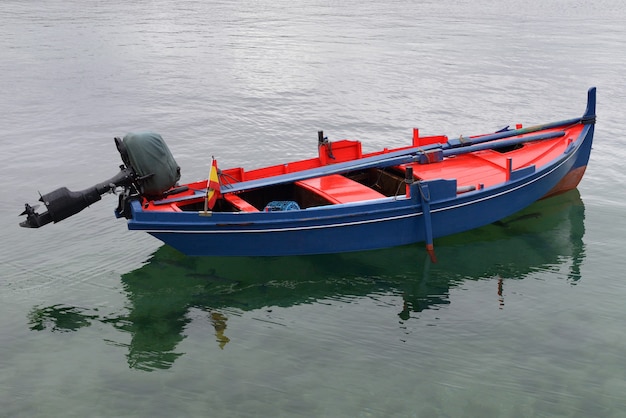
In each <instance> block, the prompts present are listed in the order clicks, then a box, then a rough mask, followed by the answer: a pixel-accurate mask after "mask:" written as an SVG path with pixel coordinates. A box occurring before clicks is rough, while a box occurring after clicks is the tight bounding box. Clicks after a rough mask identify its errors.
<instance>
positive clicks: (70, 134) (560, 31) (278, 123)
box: [0, 0, 626, 417]
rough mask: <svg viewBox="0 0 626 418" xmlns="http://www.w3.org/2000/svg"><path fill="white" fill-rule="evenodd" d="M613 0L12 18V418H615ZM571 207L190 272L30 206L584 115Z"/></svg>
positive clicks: (8, 331)
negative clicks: (165, 169)
mask: <svg viewBox="0 0 626 418" xmlns="http://www.w3.org/2000/svg"><path fill="white" fill-rule="evenodd" d="M625 21H626V6H625V5H624V3H623V1H622V0H598V1H594V2H590V1H582V0H572V1H564V0H560V1H559V0H555V1H548V2H546V1H539V0H530V1H527V2H518V1H513V0H503V1H498V2H493V1H488V0H474V1H465V0H440V1H426V0H424V1H408V0H407V1H403V0H397V1H387V2H384V3H383V2H357V1H352V0H347V1H316V0H303V1H294V0H289V1H283V0H278V1H272V2H269V1H250V2H227V1H222V2H218V1H212V2H205V1H185V2H178V1H172V0H155V1H133V2H120V1H110V2H95V1H92V2H85V1H76V0H74V1H63V2H61V1H52V0H50V1H30V2H23V1H16V0H4V1H3V2H2V3H0V55H1V57H2V58H1V59H0V115H2V116H1V118H0V120H1V121H2V122H1V124H0V127H1V129H0V146H1V148H0V149H1V151H0V153H1V154H0V155H1V156H2V157H3V158H2V162H3V163H2V165H0V172H1V176H2V177H1V178H2V180H3V181H2V191H3V199H2V200H0V213H1V214H2V216H0V228H1V229H2V231H3V239H2V240H1V241H0V262H1V264H0V278H1V282H0V350H1V352H0V353H1V355H0V405H1V406H0V416H3V417H4V416H7V417H39V416H41V417H44V416H45V417H49V416H59V417H61V416H63V417H68V416H73V417H74V416H75V417H84V416H93V417H96V416H102V417H109V416H110V417H125V416H129V417H130V416H167V417H170V416H217V417H249V416H259V417H293V416H307V417H308V416H311V417H312V416H328V417H340V416H341V417H343V416H345V417H365V416H368V417H369V416H372V417H390V416H394V417H411V416H417V417H459V416H467V417H530V416H543V417H552V416H558V417H563V416H564V417H591V416H593V417H623V416H624V414H625V412H624V411H625V410H626V357H624V353H625V352H626V333H625V332H624V318H625V317H626V304H625V303H624V299H626V282H625V280H626V279H625V278H624V271H626V262H625V261H624V256H623V248H624V245H625V244H626V218H625V217H624V211H625V209H626V204H625V202H624V187H625V183H626V182H625V181H624V178H623V176H622V170H623V161H624V157H625V156H626V153H625V152H624V148H623V147H624V141H623V140H622V138H621V137H622V136H623V135H622V130H621V129H618V127H620V125H621V123H622V122H623V121H624V118H625V114H624V109H625V108H626V89H625V88H624V74H625V70H626V54H625V52H624V51H626V26H625V25H624V22H625ZM590 86H597V87H598V124H597V127H596V137H595V146H594V150H593V152H592V157H591V161H590V164H589V167H588V170H587V174H586V177H585V179H584V180H583V182H582V183H581V185H580V186H579V188H578V190H577V191H574V192H571V193H568V194H566V195H563V196H559V197H557V198H553V199H548V200H546V201H542V202H539V203H538V204H536V205H534V206H532V207H531V208H529V209H528V210H526V211H524V212H523V213H521V214H519V215H517V216H514V217H512V218H510V219H507V220H505V221H504V222H502V223H498V224H496V225H490V226H488V227H485V228H482V229H479V230H476V231H472V232H469V233H466V234H462V235H458V236H454V237H450V238H447V239H442V240H438V241H437V242H436V243H435V248H436V251H437V255H438V258H439V263H437V264H430V263H429V262H428V261H427V260H426V255H425V252H424V250H423V248H422V246H421V245H416V246H409V247H402V248H395V249H389V250H384V251H374V252H367V253H357V254H343V255H328V256H317V257H289V258H236V259H223V258H213V257H207V258H187V257H184V256H182V255H180V254H179V253H177V252H175V251H174V250H172V249H171V248H168V247H163V246H161V245H160V243H159V242H158V241H156V240H154V239H153V238H151V237H149V236H147V235H144V234H141V233H135V232H130V231H127V230H126V226H125V223H124V222H123V221H122V220H115V219H114V218H113V213H112V212H113V207H114V206H115V204H116V199H115V197H114V196H105V197H104V198H103V201H102V202H99V203H98V204H96V205H93V206H92V207H91V208H89V209H87V210H85V211H84V212H82V213H81V214H79V215H77V216H75V217H73V218H71V219H68V220H66V221H63V222H61V223H59V224H56V225H49V226H46V227H45V228H42V229H40V230H25V229H22V228H19V227H18V222H19V220H20V218H18V216H17V215H18V214H19V213H20V212H21V210H22V209H23V205H24V203H25V202H30V203H34V202H35V201H36V199H37V198H38V194H37V192H38V191H41V192H42V193H46V192H49V191H52V190H53V189H55V188H57V187H59V186H67V187H69V188H70V189H74V190H79V189H82V188H86V187H88V186H91V185H93V184H95V183H97V182H100V181H102V180H104V179H106V178H109V177H111V176H112V175H113V174H115V173H116V171H117V166H118V165H119V164H120V160H119V156H118V155H117V151H116V150H115V147H114V145H113V137H114V136H122V135H124V134H125V133H126V132H128V131H131V130H144V129H150V130H154V131H157V132H160V133H161V134H162V135H163V136H164V138H165V139H166V141H167V142H168V144H169V146H170V149H171V150H172V152H173V153H174V155H175V157H176V159H177V161H178V163H179V164H180V165H181V166H182V170H183V179H182V180H183V181H192V180H195V179H198V178H201V177H203V176H206V174H207V172H208V168H209V164H210V158H211V155H215V156H216V158H218V160H219V161H220V164H221V165H222V166H234V165H243V166H246V167H259V166H263V165H267V164H270V163H277V162H280V161H284V160H285V159H296V158H304V157H310V156H312V155H314V154H315V153H316V140H317V130H319V129H323V130H324V131H325V133H326V134H327V135H328V136H329V138H330V139H331V140H333V139H343V138H351V139H360V140H362V141H363V142H364V148H365V149H366V150H374V149H377V148H380V147H383V146H400V145H403V144H408V143H409V142H410V138H411V128H413V127H419V128H420V129H421V132H422V133H423V134H424V135H428V134H433V135H434V134H447V135H451V136H452V135H459V134H465V135H470V134H477V133H483V132H485V131H490V130H495V129H498V128H501V127H502V126H505V125H507V124H513V123H518V122H519V123H524V124H526V125H530V124H537V123H543V122H550V121H555V120H561V119H568V118H572V117H576V116H579V115H581V114H582V112H583V110H584V106H585V99H586V91H587V88H588V87H590Z"/></svg>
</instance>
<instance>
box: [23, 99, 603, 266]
mask: <svg viewBox="0 0 626 418" xmlns="http://www.w3.org/2000/svg"><path fill="white" fill-rule="evenodd" d="M595 103H596V90H595V88H591V89H589V91H588V98H587V108H586V111H585V113H584V115H583V116H582V117H579V118H574V119H568V120H563V121H559V122H553V123H548V124H543V125H537V126H532V127H527V128H524V127H522V126H521V125H517V126H516V127H515V129H509V128H508V127H507V128H505V129H503V130H500V131H498V132H495V133H492V134H485V135H477V136H471V137H459V138H448V137H447V136H428V137H422V136H420V135H419V131H418V130H417V129H414V131H413V141H412V144H410V145H408V146H406V147H401V148H395V149H387V148H385V149H383V150H380V151H377V152H372V153H363V152H362V148H361V143H360V142H358V141H352V140H341V141H335V142H330V141H328V140H327V139H326V138H325V137H324V134H323V133H322V132H318V156H317V157H315V158H311V159H307V160H302V161H296V162H289V163H286V164H280V165H275V166H271V167H265V168H259V169H254V170H245V169H243V168H240V167H236V168H228V169H224V168H221V169H218V167H217V162H216V161H215V160H213V162H212V165H211V171H210V175H209V178H208V179H205V180H202V181H198V182H194V183H189V184H184V185H180V184H178V180H179V178H180V168H179V167H178V166H177V164H176V163H175V161H174V159H173V157H172V156H171V153H170V152H169V149H168V148H167V145H165V143H164V142H163V140H162V138H161V137H160V136H159V135H157V134H152V133H141V134H129V135H127V136H126V137H124V139H123V140H122V139H119V138H116V140H115V142H116V145H117V147H118V150H119V151H120V153H121V155H122V160H123V162H124V165H122V166H121V171H120V173H118V175H117V176H115V177H113V178H112V179H110V180H107V181H105V182H103V183H100V184H98V185H96V186H93V187H92V188H89V189H86V190H84V191H81V192H71V191H69V190H68V189H66V188H60V189H57V190H55V191H53V192H51V193H48V194H46V195H43V196H42V197H41V199H40V200H41V201H42V202H44V204H45V206H46V209H47V211H46V212H44V213H42V214H38V213H37V212H36V208H33V207H31V206H30V205H28V204H26V209H25V211H24V212H23V213H22V214H23V215H27V219H26V220H25V221H23V222H22V223H21V225H22V226H25V227H39V226H42V225H45V224H47V223H49V222H59V221H60V220H62V219H65V218H67V217H69V216H72V215H73V214H75V213H77V212H79V211H81V210H82V209H84V208H85V207H86V206H88V205H89V204H91V203H94V202H95V201H98V200H100V197H101V195H102V194H104V193H106V192H109V191H111V190H114V189H115V188H118V187H122V188H123V192H122V193H121V194H120V197H119V204H118V207H117V209H116V214H117V216H118V217H124V218H127V219H128V228H129V229H131V230H140V231H145V232H148V233H150V234H151V235H153V236H155V237H156V238H158V239H160V240H161V241H163V242H164V243H166V244H168V245H170V246H172V247H174V248H176V249H178V250H179V251H181V252H183V253H184V254H187V255H220V256H256V255H258V256H279V255H296V254H322V253H337V252H349V251H361V250H370V249H377V248H386V247H393V246H399V245H406V244H412V243H417V242H424V243H425V244H426V248H427V250H428V251H429V253H430V254H431V257H432V258H433V260H434V251H433V240H434V239H435V238H438V237H442V236H447V235H451V234H456V233H459V232H463V231H467V230H470V229H473V228H478V227H481V226H484V225H487V224H490V223H492V222H495V221H498V220H500V219H502V218H504V217H507V216H509V215H512V214H514V213H516V212H518V211H520V210H522V209H524V208H525V207H527V206H529V205H531V204H532V203H533V202H535V201H537V200H539V199H542V198H545V197H548V196H551V195H554V194H558V193H562V192H564V191H567V190H570V189H572V188H575V187H576V186H577V185H578V183H579V182H580V180H581V179H582V176H583V174H584V172H585V168H586V166H587V162H588V160H589V154H590V151H591V145H592V141H593V132H594V124H595Z"/></svg>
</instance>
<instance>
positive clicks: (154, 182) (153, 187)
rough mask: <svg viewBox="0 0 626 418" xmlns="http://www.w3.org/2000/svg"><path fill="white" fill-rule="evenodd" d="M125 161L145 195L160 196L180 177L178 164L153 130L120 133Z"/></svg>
mask: <svg viewBox="0 0 626 418" xmlns="http://www.w3.org/2000/svg"><path fill="white" fill-rule="evenodd" d="M123 142H124V146H125V148H126V152H127V155H128V160H129V161H128V163H129V164H130V166H131V167H132V168H133V169H134V170H135V173H136V174H137V176H138V177H139V178H141V177H146V176H148V177H146V178H144V179H140V180H139V186H140V187H141V190H140V191H139V192H140V193H141V194H142V195H146V196H160V195H162V194H163V193H164V192H165V191H167V190H169V189H170V188H172V187H173V186H174V185H175V184H176V182H178V180H180V167H179V166H178V164H176V161H175V160H174V156H172V153H171V152H170V150H169V148H168V147H167V144H166V143H165V141H164V140H163V138H162V137H161V135H159V134H157V133H154V132H130V133H128V134H127V135H126V136H125V137H124V141H123Z"/></svg>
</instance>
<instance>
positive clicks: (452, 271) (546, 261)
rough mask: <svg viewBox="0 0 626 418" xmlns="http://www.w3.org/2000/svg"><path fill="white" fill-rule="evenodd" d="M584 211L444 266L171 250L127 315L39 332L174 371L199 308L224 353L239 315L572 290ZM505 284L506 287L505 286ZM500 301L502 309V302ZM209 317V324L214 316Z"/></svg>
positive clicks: (508, 223)
mask: <svg viewBox="0 0 626 418" xmlns="http://www.w3.org/2000/svg"><path fill="white" fill-rule="evenodd" d="M583 235H584V205H583V203H582V201H581V199H580V195H579V192H578V191H577V190H573V191H570V192H568V193H566V194H563V195H560V196H556V197H552V198H550V199H545V200H542V201H539V202H537V203H535V204H534V205H532V206H531V207H530V208H528V209H526V210H525V211H523V212H521V213H518V214H517V215H515V216H513V217H510V218H507V219H505V220H503V221H501V222H498V223H497V224H492V225H489V226H487V227H483V228H480V229H476V230H473V231H469V232H466V233H463V234H459V235H455V236H452V237H447V238H445V239H439V240H437V242H436V243H435V250H436V252H437V257H438V260H439V262H438V263H437V264H431V263H430V262H429V260H428V257H427V255H426V254H425V252H424V251H423V249H422V246H421V245H411V246H406V247H399V248H392V249H388V250H381V251H369V252H363V253H346V254H334V255H322V256H303V257H271V258H267V257H255V258H239V257H238V258H217V257H186V256H184V255H182V254H181V253H179V252H177V251H176V250H174V249H172V248H170V247H168V246H163V247H161V248H160V249H159V250H157V251H156V253H155V254H154V255H153V256H152V258H151V260H150V261H149V262H148V263H147V264H146V265H144V266H143V267H141V268H139V269H137V270H135V271H132V272H130V273H127V274H125V275H123V276H122V283H123V287H124V291H125V292H126V294H127V298H128V302H129V303H128V307H127V310H125V311H124V312H121V313H120V314H119V315H112V316H102V315H100V314H98V312H97V311H95V310H93V311H91V310H89V309H83V308H78V307H71V306H65V305H63V306H61V305H53V306H50V307H44V308H42V307H35V308H34V309H33V311H32V312H31V315H30V326H31V329H32V330H39V331H41V330H46V329H47V330H50V331H53V332H55V331H66V332H67V331H76V330H78V329H79V328H81V327H84V326H88V325H90V324H91V323H94V322H99V323H106V324H110V325H112V326H113V327H115V328H116V329H119V330H121V331H124V332H128V333H130V334H131V342H130V343H129V344H128V354H127V358H128V364H129V366H130V367H132V368H137V369H143V370H154V369H163V368H168V367H170V366H171V365H172V364H173V363H174V362H175V361H176V359H177V358H178V357H179V356H181V355H182V353H178V352H176V347H177V345H178V344H179V343H180V342H181V341H182V340H183V338H184V336H185V327H186V326H187V325H188V324H189V323H190V322H191V321H195V320H198V318H197V315H194V317H193V318H192V315H191V314H190V310H192V309H196V310H200V312H202V314H203V315H202V316H203V317H206V320H207V321H209V322H210V323H211V325H212V326H213V328H214V329H215V336H216V341H217V344H219V346H220V347H221V348H224V347H226V345H227V344H228V342H229V337H228V336H227V335H228V329H227V322H228V317H229V315H231V314H233V313H235V314H238V315H239V314H240V313H241V312H243V311H252V310H257V309H261V308H264V309H268V308H271V307H290V306H294V305H299V304H307V303H315V302H317V301H323V300H324V299H335V298H338V297H341V298H342V300H347V301H349V298H358V297H368V295H373V294H375V295H380V294H381V292H384V293H391V294H396V295H401V297H402V299H403V304H402V306H399V307H398V315H399V316H400V317H401V318H402V319H403V320H408V319H409V318H410V317H411V314H412V313H413V312H420V311H422V310H425V309H429V308H432V307H437V306H440V305H444V304H448V303H449V292H450V289H451V288H454V287H456V286H459V285H460V284H462V283H464V282H466V281H468V280H481V279H489V280H494V298H496V297H498V296H496V292H498V294H499V298H500V300H499V303H500V304H503V303H504V301H503V299H502V287H503V286H506V281H507V280H510V279H523V278H525V277H527V276H528V275H529V274H532V273H533V272H537V271H541V270H545V269H550V270H553V269H555V268H556V267H559V268H561V269H565V270H566V271H567V273H566V274H567V277H568V280H569V281H570V283H571V284H575V283H576V281H577V280H578V279H579V278H580V272H579V269H580V265H581V263H582V261H583V259H584V244H583V240H582V239H583ZM495 283H497V288H496V284H495ZM494 302H495V303H498V301H494ZM204 313H206V316H205V315H204Z"/></svg>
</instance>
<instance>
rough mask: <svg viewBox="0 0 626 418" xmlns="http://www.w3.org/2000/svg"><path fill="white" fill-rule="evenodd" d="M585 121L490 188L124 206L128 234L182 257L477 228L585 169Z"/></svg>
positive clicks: (445, 184) (352, 246)
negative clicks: (168, 207) (306, 204)
mask: <svg viewBox="0 0 626 418" xmlns="http://www.w3.org/2000/svg"><path fill="white" fill-rule="evenodd" d="M592 140H593V124H588V125H585V127H584V129H583V131H582V133H581V135H580V136H579V137H578V139H577V140H576V141H575V142H573V143H572V144H571V146H570V147H569V149H568V150H567V152H565V153H564V154H563V156H562V157H560V158H559V159H557V160H555V161H554V162H553V163H551V164H549V165H546V166H544V167H543V168H541V169H540V170H535V169H534V167H526V168H524V169H521V170H518V171H512V172H511V175H510V180H509V181H507V182H505V183H502V184H500V185H497V186H493V187H489V188H484V189H479V190H475V191H471V192H468V193H463V194H457V187H456V186H457V185H456V181H455V180H430V181H424V182H421V183H414V184H412V185H411V187H410V193H408V196H406V197H405V196H400V197H398V198H382V199H377V200H371V201H366V202H360V203H349V204H337V205H328V206H321V207H315V208H309V209H306V210H299V211H286V212H269V213H268V212H257V213H245V212H213V213H212V214H211V215H210V216H202V215H201V214H199V213H198V212H182V213H181V212H149V211H143V210H142V207H141V204H140V203H139V202H138V201H135V202H132V204H131V210H132V219H130V220H129V222H128V227H129V229H131V230H142V231H146V232H148V233H150V234H152V235H153V236H154V237H156V238H158V239H159V240H161V241H163V242H164V243H166V244H168V245H170V246H172V247H174V248H176V249H178V250H179V251H181V252H183V253H185V254H187V255H196V256H201V255H217V256H282V255H303V254H323V253H338V252H349V251H362V250H371V249H378V248H386V247H393V246H399V245H406V244H412V243H418V242H432V239H434V238H438V237H443V236H447V235H452V234H456V233H459V232H463V231H467V230H470V229H474V228H478V227H481V226H484V225H487V224H490V223H492V222H495V221H497V220H500V219H502V218H504V217H507V216H510V215H512V214H514V213H516V212H518V211H520V210H522V209H524V208H525V207H527V206H529V205H531V204H532V203H534V202H535V201H537V200H539V199H541V198H542V197H544V196H546V195H549V194H550V193H551V192H552V191H553V190H554V189H555V188H556V187H557V186H558V185H559V183H560V182H561V181H562V180H563V179H565V178H566V176H567V175H568V174H569V173H571V172H573V171H575V170H578V169H581V168H582V169H583V170H584V167H585V166H586V165H587V161H588V159H589V152H590V150H591V144H592Z"/></svg>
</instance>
